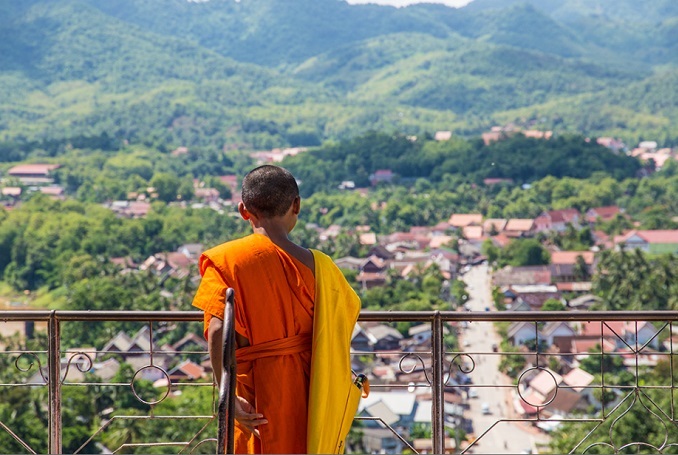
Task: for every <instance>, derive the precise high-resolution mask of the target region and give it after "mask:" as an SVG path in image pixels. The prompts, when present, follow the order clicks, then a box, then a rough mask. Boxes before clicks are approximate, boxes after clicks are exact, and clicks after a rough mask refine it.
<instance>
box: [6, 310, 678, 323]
mask: <svg viewBox="0 0 678 455" xmlns="http://www.w3.org/2000/svg"><path fill="white" fill-rule="evenodd" d="M437 315H440V317H441V318H442V319H443V320H444V321H470V320H473V321H479V322H481V321H482V322H520V321H528V322H548V321H605V322H606V321H630V320H636V321H648V322H652V321H669V320H678V311H361V312H360V316H359V317H358V321H378V322H431V321H433V320H434V319H435V318H436V316H437ZM52 318H55V319H58V320H60V321H110V320H115V321H139V322H142V321H143V322H148V321H202V319H203V313H202V312H200V311H170V310H161V311H143V310H138V311H137V310H132V311H122V310H119V311H70V310H2V311H0V321H49V320H50V319H52Z"/></svg>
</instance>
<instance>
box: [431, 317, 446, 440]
mask: <svg viewBox="0 0 678 455" xmlns="http://www.w3.org/2000/svg"><path fill="white" fill-rule="evenodd" d="M431 330H432V331H433V334H432V337H433V340H432V341H433V342H432V343H431V355H432V357H433V359H432V365H431V367H432V368H433V375H432V376H433V385H432V390H431V392H432V393H431V395H432V399H433V415H432V416H431V423H432V426H433V453H445V379H444V377H443V371H444V368H443V365H444V363H445V346H444V343H443V318H442V316H441V314H440V312H439V311H436V312H435V314H434V315H433V322H432V324H431Z"/></svg>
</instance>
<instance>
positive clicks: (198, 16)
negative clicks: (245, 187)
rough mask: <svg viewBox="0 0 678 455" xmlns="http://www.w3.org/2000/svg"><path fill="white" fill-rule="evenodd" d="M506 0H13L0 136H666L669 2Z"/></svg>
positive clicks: (671, 114)
mask: <svg viewBox="0 0 678 455" xmlns="http://www.w3.org/2000/svg"><path fill="white" fill-rule="evenodd" d="M283 3H284V5H283ZM488 3H490V4H489V5H488ZM512 3H514V2H506V3H504V4H501V5H498V4H491V2H480V3H479V4H474V5H473V6H472V7H467V8H463V9H459V10H457V9H452V8H445V7H442V6H439V5H417V6H412V7H409V8H402V9H394V8H385V7H380V6H375V5H363V6H349V5H348V4H345V3H343V2H337V1H332V0H321V1H313V0H301V1H297V2H294V3H293V4H290V3H289V2H282V3H281V0H250V1H247V2H233V1H231V0H212V1H210V2H178V1H173V2H164V1H160V0H149V1H146V2H143V3H139V2H135V1H131V0H125V1H120V2H115V3H112V4H109V3H107V2H100V1H96V0H69V1H65V2H59V3H54V2H48V1H45V0H32V1H22V2H8V3H7V4H3V5H0V68H2V70H1V71H0V100H2V101H0V139H3V140H11V141H16V140H18V141H21V140H27V141H29V142H30V141H35V140H38V141H40V140H44V139H47V140H53V139H58V138H72V137H76V136H80V135H84V136H87V137H92V136H98V135H102V134H103V133H106V134H108V135H109V136H110V137H111V138H115V140H119V141H122V140H128V141H132V142H135V143H139V142H146V143H149V144H155V145H160V144H162V145H163V146H166V147H170V148H171V147H176V146H179V145H184V146H189V147H199V146H210V147H212V148H213V149H218V150H231V149H247V150H253V149H255V150H256V149H262V148H270V147H273V146H285V145H291V146H296V145H318V144H320V143H322V142H324V141H325V140H326V139H337V138H346V137H353V136H355V135H357V134H360V133H362V132H365V131H367V130H370V129H374V130H379V131H400V132H403V133H406V134H418V135H421V134H423V133H424V132H425V131H432V130H433V131H434V130H454V131H455V132H456V133H458V134H462V135H468V134H478V133H479V132H481V131H483V130H486V129H487V128H489V127H490V126H493V125H494V124H496V123H499V122H501V123H504V122H509V121H510V122H515V123H517V124H520V125H524V126H530V127H531V126H534V125H537V126H538V127H540V128H551V129H554V130H556V131H558V132H565V131H569V132H574V131H580V132H584V133H586V134H593V135H600V134H612V135H618V136H621V137H624V138H626V139H627V140H628V141H630V142H633V141H637V140H638V139H640V138H656V139H658V140H659V141H660V142H661V143H662V144H667V145H671V144H675V143H676V136H675V125H676V121H677V119H678V111H677V110H676V107H675V106H676V105H678V103H676V102H675V97H672V96H671V94H674V93H678V90H676V81H677V73H676V69H675V59H673V56H674V55H675V52H676V46H677V43H676V40H675V36H677V34H676V33H675V32H676V21H675V18H676V17H677V16H678V12H677V11H676V7H675V4H672V3H670V2H668V3H667V2H666V1H663V0H662V1H661V2H660V3H661V5H655V8H654V9H652V14H648V13H647V12H646V11H644V12H643V13H642V14H637V15H634V14H633V13H631V12H635V11H637V6H636V5H635V4H634V2H633V1H631V0H623V1H621V0H620V2H617V4H615V5H614V7H611V6H610V5H609V4H606V5H597V4H595V5H594V4H591V5H589V4H588V3H582V2H581V1H579V0H568V1H566V2H559V4H558V5H551V6H545V3H544V2H528V3H531V5H528V4H517V5H513V4H512ZM603 3H605V2H603ZM483 4H485V5H487V7H486V8H484V7H483ZM549 5H550V3H549ZM600 11H604V12H605V13H604V14H601V13H600ZM622 12H623V13H622ZM592 44H593V45H592Z"/></svg>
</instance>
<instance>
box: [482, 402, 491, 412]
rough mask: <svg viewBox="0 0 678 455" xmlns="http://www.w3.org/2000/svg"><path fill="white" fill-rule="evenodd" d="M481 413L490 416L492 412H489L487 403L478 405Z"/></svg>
mask: <svg viewBox="0 0 678 455" xmlns="http://www.w3.org/2000/svg"><path fill="white" fill-rule="evenodd" d="M480 409H481V412H482V413H483V415H488V414H491V413H492V412H491V411H490V404H489V403H483V404H482V405H480Z"/></svg>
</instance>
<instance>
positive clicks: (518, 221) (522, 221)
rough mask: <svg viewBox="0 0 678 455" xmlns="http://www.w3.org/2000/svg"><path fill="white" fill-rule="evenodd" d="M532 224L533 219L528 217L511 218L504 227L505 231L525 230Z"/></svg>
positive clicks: (530, 227)
mask: <svg viewBox="0 0 678 455" xmlns="http://www.w3.org/2000/svg"><path fill="white" fill-rule="evenodd" d="M533 226H534V220H532V219H529V218H512V219H510V220H508V222H507V223H506V227H505V228H504V229H505V230H507V231H520V232H527V231H529V230H530V229H532V227H533Z"/></svg>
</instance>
